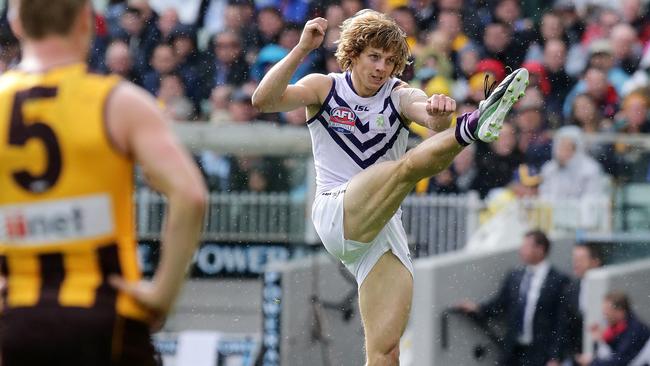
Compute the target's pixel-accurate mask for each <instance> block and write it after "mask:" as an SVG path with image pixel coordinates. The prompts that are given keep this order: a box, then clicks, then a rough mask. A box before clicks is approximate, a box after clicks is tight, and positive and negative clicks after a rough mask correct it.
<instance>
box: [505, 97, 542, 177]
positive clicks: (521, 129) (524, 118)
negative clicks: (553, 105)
mask: <svg viewBox="0 0 650 366" xmlns="http://www.w3.org/2000/svg"><path fill="white" fill-rule="evenodd" d="M543 108H544V99H543V97H542V93H541V92H540V91H539V90H538V89H536V88H532V87H531V88H528V90H527V91H526V95H525V96H524V97H523V98H522V99H521V100H520V101H519V103H518V104H517V105H515V116H514V124H515V127H516V128H517V147H518V149H519V151H521V153H522V154H523V162H525V163H526V164H528V165H531V166H533V167H535V168H541V166H542V165H543V164H544V163H545V162H547V161H548V160H550V159H551V138H550V133H549V130H548V126H547V123H546V120H545V114H544V113H543ZM508 178H510V176H508Z"/></svg>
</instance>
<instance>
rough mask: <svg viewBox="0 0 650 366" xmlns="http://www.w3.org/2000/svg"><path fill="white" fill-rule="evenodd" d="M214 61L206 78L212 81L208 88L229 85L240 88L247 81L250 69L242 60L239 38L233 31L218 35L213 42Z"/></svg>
mask: <svg viewBox="0 0 650 366" xmlns="http://www.w3.org/2000/svg"><path fill="white" fill-rule="evenodd" d="M212 47H213V48H214V54H215V56H216V57H215V59H214V61H213V62H212V63H211V64H212V65H211V67H209V68H208V69H207V71H208V72H209V73H208V75H207V76H206V78H209V80H210V81H212V83H211V85H210V88H214V87H215V86H221V85H225V84H230V85H234V86H240V85H241V84H243V83H244V82H246V81H248V79H249V73H250V68H249V66H248V63H247V62H246V60H245V59H244V54H243V52H242V43H241V38H240V36H239V35H238V34H237V33H235V32H233V31H224V32H221V33H218V34H217V35H216V36H215V37H214V40H213V43H212Z"/></svg>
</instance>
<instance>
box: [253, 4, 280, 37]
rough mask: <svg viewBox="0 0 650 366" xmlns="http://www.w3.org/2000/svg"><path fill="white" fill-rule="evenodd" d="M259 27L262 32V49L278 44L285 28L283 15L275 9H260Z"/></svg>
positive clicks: (258, 14) (258, 16) (258, 15)
mask: <svg viewBox="0 0 650 366" xmlns="http://www.w3.org/2000/svg"><path fill="white" fill-rule="evenodd" d="M257 27H258V29H259V32H260V47H264V46H266V45H267V44H271V43H277V42H278V38H279V37H280V33H281V32H282V29H283V28H284V19H282V13H280V11H279V10H278V9H276V8H273V7H265V8H263V9H260V10H259V12H258V13H257Z"/></svg>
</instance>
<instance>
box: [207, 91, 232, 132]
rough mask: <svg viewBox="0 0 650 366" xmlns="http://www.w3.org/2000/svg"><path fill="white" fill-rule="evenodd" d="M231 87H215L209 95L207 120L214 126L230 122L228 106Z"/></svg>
mask: <svg viewBox="0 0 650 366" xmlns="http://www.w3.org/2000/svg"><path fill="white" fill-rule="evenodd" d="M232 91H233V87H232V86H230V85H222V86H217V87H215V88H214V89H212V92H211V93H210V107H209V109H210V112H209V120H210V122H212V123H214V124H221V123H224V122H230V121H232V117H231V116H230V112H229V111H228V105H229V104H230V98H231V95H232Z"/></svg>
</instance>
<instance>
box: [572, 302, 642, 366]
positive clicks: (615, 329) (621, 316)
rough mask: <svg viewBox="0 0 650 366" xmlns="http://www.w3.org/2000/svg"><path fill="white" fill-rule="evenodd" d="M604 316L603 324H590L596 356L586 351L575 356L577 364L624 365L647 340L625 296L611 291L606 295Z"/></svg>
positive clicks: (636, 353)
mask: <svg viewBox="0 0 650 366" xmlns="http://www.w3.org/2000/svg"><path fill="white" fill-rule="evenodd" d="M603 317H604V318H605V321H606V322H607V326H606V327H604V328H603V327H601V326H600V325H598V324H594V325H592V326H591V327H590V330H589V331H590V332H591V336H592V338H593V339H594V342H597V345H598V347H599V348H600V347H604V348H606V349H607V351H605V352H602V350H600V349H599V350H598V354H599V356H598V357H596V358H593V357H592V356H591V355H589V354H582V355H578V356H577V357H576V361H577V363H578V365H580V366H626V365H630V364H637V362H634V363H632V361H633V360H634V359H635V358H636V357H637V355H638V354H639V352H640V351H641V350H642V349H643V347H644V346H645V344H646V343H647V342H648V339H650V330H649V329H648V327H647V326H646V325H645V324H643V323H641V321H639V319H637V317H636V316H635V315H634V313H633V312H632V309H631V307H630V300H629V299H628V297H627V295H625V294H624V293H621V292H617V291H612V292H610V293H608V294H607V295H605V300H604V301H603Z"/></svg>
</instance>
